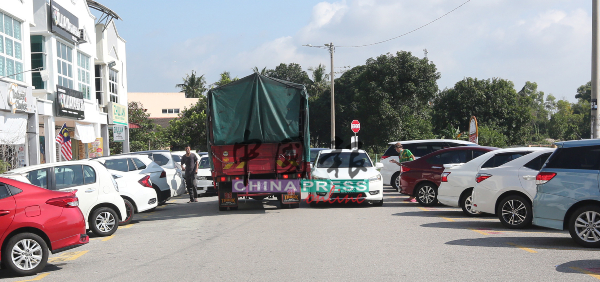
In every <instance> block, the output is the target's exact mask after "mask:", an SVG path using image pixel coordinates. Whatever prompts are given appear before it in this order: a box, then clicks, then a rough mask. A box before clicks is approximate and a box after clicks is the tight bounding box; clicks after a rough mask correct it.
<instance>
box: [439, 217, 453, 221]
mask: <svg viewBox="0 0 600 282" xmlns="http://www.w3.org/2000/svg"><path fill="white" fill-rule="evenodd" d="M440 217H441V216H440ZM441 218H443V219H445V220H447V221H450V222H454V219H451V218H447V217H441Z"/></svg>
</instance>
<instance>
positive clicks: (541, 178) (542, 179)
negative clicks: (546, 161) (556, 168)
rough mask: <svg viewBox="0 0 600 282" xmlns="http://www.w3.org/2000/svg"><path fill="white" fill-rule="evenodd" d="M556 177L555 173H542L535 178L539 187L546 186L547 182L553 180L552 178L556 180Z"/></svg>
mask: <svg viewBox="0 0 600 282" xmlns="http://www.w3.org/2000/svg"><path fill="white" fill-rule="evenodd" d="M555 176H556V173H554V172H540V173H538V175H537V176H536V177H535V184H537V185H542V184H545V183H546V182H548V181H550V180H552V178H554V177H555Z"/></svg>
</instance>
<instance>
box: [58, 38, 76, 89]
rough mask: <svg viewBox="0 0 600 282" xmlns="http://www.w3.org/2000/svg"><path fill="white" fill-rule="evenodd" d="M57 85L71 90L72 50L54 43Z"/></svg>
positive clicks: (60, 43)
mask: <svg viewBox="0 0 600 282" xmlns="http://www.w3.org/2000/svg"><path fill="white" fill-rule="evenodd" d="M56 55H57V59H56V63H57V66H58V68H57V70H58V85H60V86H63V87H66V88H70V89H75V88H73V48H72V47H70V46H67V45H65V44H63V43H62V42H59V41H58V40H57V41H56Z"/></svg>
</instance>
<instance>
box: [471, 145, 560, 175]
mask: <svg viewBox="0 0 600 282" xmlns="http://www.w3.org/2000/svg"><path fill="white" fill-rule="evenodd" d="M526 148H530V149H531V148H534V147H526ZM535 148H536V149H535V150H533V152H532V153H531V154H527V155H525V156H522V157H520V158H518V159H514V160H512V161H510V162H507V163H505V164H503V165H501V166H497V167H492V168H483V169H482V170H488V169H497V168H505V167H512V166H517V167H521V166H523V165H525V164H526V163H528V162H529V161H531V160H533V159H534V158H536V157H538V156H539V155H541V154H544V153H550V152H553V151H554V150H556V149H554V148H539V147H535ZM496 151H500V150H496ZM528 151H532V150H528ZM506 152H515V151H506Z"/></svg>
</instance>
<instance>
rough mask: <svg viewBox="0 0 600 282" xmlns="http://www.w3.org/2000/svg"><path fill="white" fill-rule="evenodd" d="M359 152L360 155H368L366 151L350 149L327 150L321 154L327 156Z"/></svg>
mask: <svg viewBox="0 0 600 282" xmlns="http://www.w3.org/2000/svg"><path fill="white" fill-rule="evenodd" d="M357 151H358V152H359V153H367V152H365V150H350V149H326V150H321V151H320V153H321V154H327V153H352V152H357Z"/></svg>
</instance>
